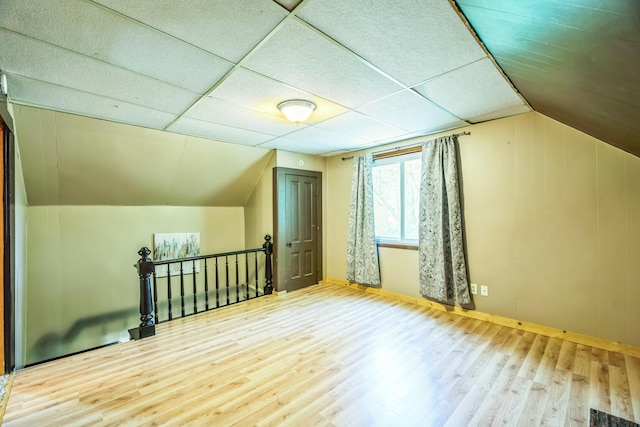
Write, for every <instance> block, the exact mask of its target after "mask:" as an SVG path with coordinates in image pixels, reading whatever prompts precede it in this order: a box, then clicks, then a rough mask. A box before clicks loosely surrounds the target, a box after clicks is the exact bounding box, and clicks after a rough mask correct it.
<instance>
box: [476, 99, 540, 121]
mask: <svg viewBox="0 0 640 427" xmlns="http://www.w3.org/2000/svg"><path fill="white" fill-rule="evenodd" d="M529 111H531V108H530V107H529V106H528V105H524V104H522V105H516V106H514V107H508V108H504V109H502V110H497V111H493V112H491V113H487V114H481V115H479V116H474V117H470V118H469V123H480V122H486V121H488V120H494V119H499V118H502V117H509V116H515V115H517V114H523V113H528V112H529Z"/></svg>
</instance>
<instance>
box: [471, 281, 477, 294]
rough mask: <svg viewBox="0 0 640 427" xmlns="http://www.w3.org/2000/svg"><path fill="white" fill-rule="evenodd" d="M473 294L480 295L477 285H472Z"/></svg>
mask: <svg viewBox="0 0 640 427" xmlns="http://www.w3.org/2000/svg"><path fill="white" fill-rule="evenodd" d="M471 293H472V294H473V295H478V285H477V284H476V283H472V284H471Z"/></svg>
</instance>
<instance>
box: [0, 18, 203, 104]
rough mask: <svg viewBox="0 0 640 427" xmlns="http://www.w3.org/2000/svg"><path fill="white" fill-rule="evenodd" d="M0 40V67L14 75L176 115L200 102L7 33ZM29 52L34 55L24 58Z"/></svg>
mask: <svg viewBox="0 0 640 427" xmlns="http://www.w3.org/2000/svg"><path fill="white" fill-rule="evenodd" d="M0 36H1V37H2V40H3V42H5V43H6V44H7V46H5V47H4V48H3V49H1V50H0V64H10V65H8V66H6V67H4V68H3V71H5V72H8V73H11V74H16V75H20V76H23V77H28V78H31V79H34V80H40V81H45V82H50V83H53V84H56V85H60V86H65V87H69V88H74V89H78V90H82V91H85V92H88V93H92V94H96V95H101V96H106V97H109V98H114V99H118V100H122V101H128V102H130V103H132V104H138V105H141V106H145V107H149V108H155V109H158V110H161V111H166V112H169V113H175V114H179V113H181V112H182V111H184V110H185V109H186V108H188V107H189V106H190V105H192V104H193V103H194V102H195V101H196V100H197V99H198V96H197V95H196V94H194V93H193V92H189V91H187V90H185V89H181V88H178V87H176V86H173V85H169V84H167V83H164V82H160V81H158V80H154V79H152V78H149V77H145V76H142V75H140V74H137V73H134V72H131V71H128V70H124V69H122V68H119V67H115V66H112V65H108V64H104V63H102V62H100V61H97V60H95V59H91V58H89V57H87V56H83V55H79V54H77V53H74V52H71V51H68V50H65V49H61V48H57V47H55V46H52V45H50V44H46V43H42V42H39V41H36V40H34V39H30V38H26V37H21V36H18V35H17V34H15V33H12V32H10V31H7V30H2V29H0ZM25 51H28V52H31V54H32V55H30V56H24V54H23V52H25ZM81 111H82V110H79V111H78V112H81Z"/></svg>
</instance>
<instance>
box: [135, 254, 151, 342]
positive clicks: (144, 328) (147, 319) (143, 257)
mask: <svg viewBox="0 0 640 427" xmlns="http://www.w3.org/2000/svg"><path fill="white" fill-rule="evenodd" d="M150 254H151V251H150V250H149V248H147V247H144V248H141V249H140V250H139V251H138V255H140V259H139V260H138V263H137V264H136V267H137V270H138V279H139V285H140V326H138V327H137V328H132V329H129V335H130V336H131V338H133V339H141V338H146V337H150V336H153V335H155V334H156V325H155V324H154V323H153V307H152V306H151V305H152V299H151V280H150V278H149V277H150V276H151V273H153V271H154V264H153V261H152V260H151V258H149V255H150Z"/></svg>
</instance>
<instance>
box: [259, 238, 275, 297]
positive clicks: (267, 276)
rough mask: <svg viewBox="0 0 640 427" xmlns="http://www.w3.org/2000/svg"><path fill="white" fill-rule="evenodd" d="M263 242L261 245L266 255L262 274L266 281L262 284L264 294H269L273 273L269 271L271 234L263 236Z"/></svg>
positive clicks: (271, 291)
mask: <svg viewBox="0 0 640 427" xmlns="http://www.w3.org/2000/svg"><path fill="white" fill-rule="evenodd" d="M264 240H265V242H264V244H263V245H262V247H263V248H264V253H265V255H266V259H265V266H264V276H265V280H266V283H265V285H264V293H265V295H270V294H272V293H273V284H272V283H273V273H272V272H271V254H272V253H273V243H271V236H270V235H268V234H267V235H266V236H264Z"/></svg>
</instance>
